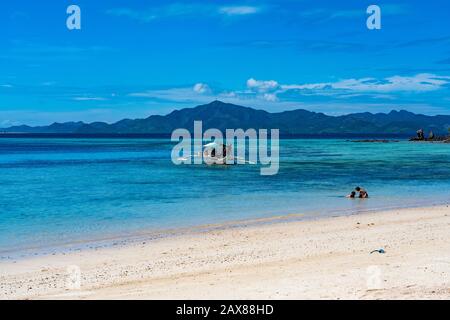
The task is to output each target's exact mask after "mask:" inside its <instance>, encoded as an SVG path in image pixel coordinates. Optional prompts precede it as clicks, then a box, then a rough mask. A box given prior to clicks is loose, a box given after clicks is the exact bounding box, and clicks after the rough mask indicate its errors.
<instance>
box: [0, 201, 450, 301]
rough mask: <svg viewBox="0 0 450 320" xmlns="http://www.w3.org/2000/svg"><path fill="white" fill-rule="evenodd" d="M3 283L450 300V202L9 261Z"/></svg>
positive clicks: (13, 287) (70, 289) (189, 294)
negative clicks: (78, 275)
mask: <svg viewBox="0 0 450 320" xmlns="http://www.w3.org/2000/svg"><path fill="white" fill-rule="evenodd" d="M380 248H383V249H384V250H385V253H378V252H375V253H372V254H371V253H370V252H371V251H372V250H375V249H380ZM70 266H72V267H70ZM73 266H76V267H73ZM68 267H69V269H68ZM77 268H79V270H80V275H81V277H80V283H79V284H80V286H79V287H77V281H76V279H77V278H76V274H77V270H78V269H77ZM68 270H72V271H71V272H72V274H71V273H68ZM73 270H75V273H73V272H74V271H73ZM74 274H75V280H74V278H73V277H74ZM0 283H1V285H0V298H1V299H449V298H450V208H449V207H448V206H440V207H430V208H415V209H399V210H392V211H385V212H373V213H367V214H361V215H353V216H345V217H335V218H325V219H321V220H315V221H294V222H293V221H289V222H287V221H285V220H283V219H280V220H279V221H276V222H272V223H268V224H261V225H249V226H245V225H244V226H241V227H233V228H224V229H220V230H212V231H211V230H210V231H202V232H192V233H188V234H183V235H179V236H172V237H168V238H164V239H159V240H152V241H143V242H140V243H139V244H137V243H134V244H129V245H126V246H119V247H109V248H102V249H97V250H83V251H80V252H75V253H65V254H63V253H57V254H55V255H47V256H40V257H35V258H26V259H21V260H17V261H6V262H2V263H1V264H0Z"/></svg>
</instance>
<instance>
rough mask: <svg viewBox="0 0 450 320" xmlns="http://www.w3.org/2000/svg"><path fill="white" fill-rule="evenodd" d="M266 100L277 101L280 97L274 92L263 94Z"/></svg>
mask: <svg viewBox="0 0 450 320" xmlns="http://www.w3.org/2000/svg"><path fill="white" fill-rule="evenodd" d="M263 98H264V100H266V101H269V102H275V101H278V97H277V96H276V94H273V93H265V94H264V95H263Z"/></svg>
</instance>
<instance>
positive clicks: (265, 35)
mask: <svg viewBox="0 0 450 320" xmlns="http://www.w3.org/2000/svg"><path fill="white" fill-rule="evenodd" d="M71 4H76V5H78V6H79V7H80V8H81V19H82V20H81V26H82V29H81V30H73V31H69V30H68V29H67V27H66V18H67V16H68V15H67V14H66V9H67V7H68V6H69V5H71ZM370 4H377V5H379V6H380V7H381V12H382V29H381V30H369V29H367V27H366V19H367V17H368V15H367V13H366V9H367V7H368V6H369V5H370ZM449 12H450V4H449V3H447V1H438V0H428V1H416V0H410V1H400V0H398V1H378V0H373V1H370V2H369V1H362V0H348V1H325V0H315V1H313V0H298V1H294V0H281V1H280V0H273V1H272V0H258V1H246V0H242V1H239V0H236V1H205V0H202V1H170V0H165V1H142V0H126V1H125V0H110V1H92V0H91V1H89V0H71V1H64V0H60V1H51V0H42V1H31V0H28V1H24V0H16V1H8V2H7V1H2V3H1V4H0V37H1V41H0V126H2V127H6V126H10V125H16V124H23V123H25V124H31V125H40V124H48V123H52V122H54V121H58V122H63V121H72V120H73V121H78V120H83V121H87V122H92V121H107V122H113V121H116V120H120V119H122V118H142V117H147V116H149V115H151V114H165V113H168V112H170V111H171V110H173V109H179V108H183V107H192V106H196V105H198V104H203V103H208V102H210V101H212V100H215V99H219V100H223V101H226V102H231V103H236V104H240V105H245V106H250V107H255V108H260V109H265V110H268V111H271V112H275V111H283V110H290V109H296V108H304V109H308V110H313V111H320V112H324V113H327V114H332V115H335V114H345V113H351V112H365V111H369V112H386V111H390V110H391V109H406V110H410V111H413V112H418V113H425V114H450V95H449V93H450V19H448V13H449Z"/></svg>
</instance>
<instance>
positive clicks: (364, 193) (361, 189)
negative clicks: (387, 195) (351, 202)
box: [355, 187, 369, 199]
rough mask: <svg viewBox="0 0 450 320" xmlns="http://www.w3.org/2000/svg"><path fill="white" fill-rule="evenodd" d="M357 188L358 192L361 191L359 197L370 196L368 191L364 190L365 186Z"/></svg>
mask: <svg viewBox="0 0 450 320" xmlns="http://www.w3.org/2000/svg"><path fill="white" fill-rule="evenodd" d="M355 190H356V192H359V198H363V199H366V198H368V197H369V194H368V193H367V191H366V190H364V189H363V188H361V187H356V188H355Z"/></svg>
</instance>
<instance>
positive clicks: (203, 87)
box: [193, 83, 211, 93]
mask: <svg viewBox="0 0 450 320" xmlns="http://www.w3.org/2000/svg"><path fill="white" fill-rule="evenodd" d="M193 90H194V91H195V92H197V93H207V92H210V91H211V89H210V88H209V86H208V85H207V84H205V83H196V84H195V85H194V88H193Z"/></svg>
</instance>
